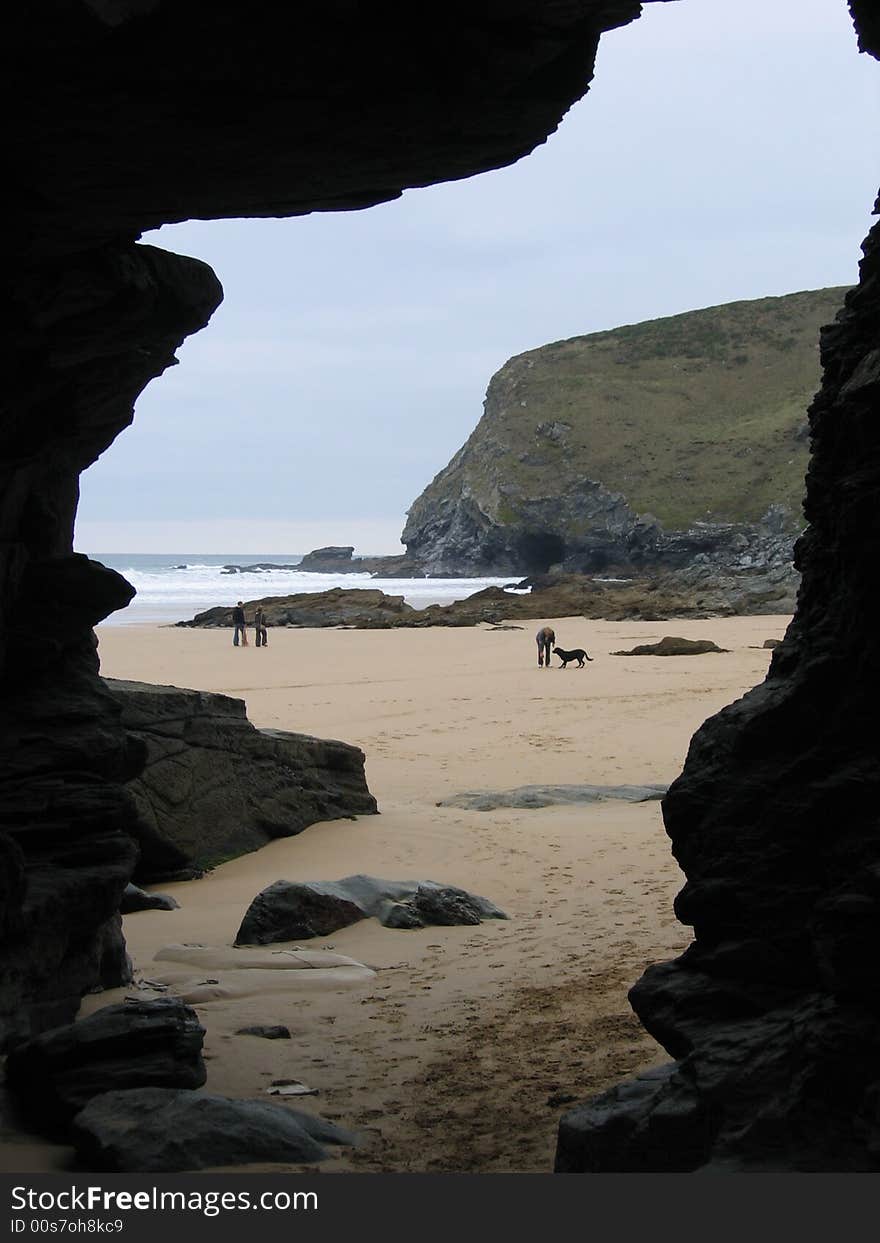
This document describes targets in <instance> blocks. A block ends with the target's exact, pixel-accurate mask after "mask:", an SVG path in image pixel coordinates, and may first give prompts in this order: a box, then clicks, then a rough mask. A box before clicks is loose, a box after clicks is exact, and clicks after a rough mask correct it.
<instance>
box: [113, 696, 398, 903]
mask: <svg viewBox="0 0 880 1243" xmlns="http://www.w3.org/2000/svg"><path fill="white" fill-rule="evenodd" d="M105 685H106V687H107V689H108V690H109V692H110V694H111V695H112V696H113V698H114V700H115V701H116V703H117V704H118V705H119V707H120V709H121V720H122V724H123V726H124V728H125V729H126V730H128V731H129V733H130V734H131V735H132V736H133V737H134V738H136V739H137V740H138V742H139V744H140V745H141V746H143V747H144V749H145V754H146V762H145V765H144V769H143V772H142V773H141V774H140V775H139V776H138V777H136V778H133V779H132V780H131V781H130V782H129V784H128V790H129V793H130V794H131V796H132V798H133V800H134V804H135V808H136V811H137V819H136V821H135V822H134V825H133V829H134V831H135V832H136V833H137V836H138V839H139V841H140V847H141V856H140V859H139V861H138V864H137V868H136V871H135V877H136V878H137V879H138V880H140V881H143V882H155V881H157V880H160V879H163V878H165V879H168V878H171V877H174V876H180V875H181V874H183V875H186V874H187V871H189V873H190V874H191V873H192V872H193V871H194V870H198V869H203V868H207V867H211V866H212V865H214V864H216V863H219V862H222V861H223V860H224V859H229V858H234V857H235V856H237V855H241V854H246V853H247V852H248V851H250V850H256V849H257V848H258V847H260V846H263V845H265V843H266V842H268V841H270V840H271V839H272V838H275V837H291V836H293V835H294V834H296V833H301V832H302V830H303V829H305V828H307V827H308V826H309V825H311V824H315V823H316V822H317V821H320V820H338V819H341V818H344V817H353V816H357V815H370V814H373V813H375V812H376V800H375V799H374V798H373V796H372V795H371V794H370V792H369V790H368V789H367V784H366V779H365V777H364V753H363V752H362V751H361V750H360V749H359V748H358V747H353V746H350V745H349V744H348V743H345V742H335V741H328V740H327V739H322V738H312V737H310V736H309V735H307V734H292V733H287V732H285V731H283V730H272V729H256V728H255V727H254V726H253V725H252V724H251V723H250V721H249V720H248V719H247V716H246V714H245V704H244V701H243V700H241V699H233V698H231V697H229V696H227V695H218V694H213V693H209V692H207V691H193V690H182V689H181V688H179V687H176V686H151V685H148V684H146V683H143V682H125V681H120V680H116V679H111V678H108V679H106V680H105Z"/></svg>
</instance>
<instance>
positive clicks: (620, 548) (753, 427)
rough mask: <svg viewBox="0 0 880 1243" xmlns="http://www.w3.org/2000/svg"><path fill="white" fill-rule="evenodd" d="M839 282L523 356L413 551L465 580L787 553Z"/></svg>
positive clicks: (492, 392) (493, 393)
mask: <svg viewBox="0 0 880 1243" xmlns="http://www.w3.org/2000/svg"><path fill="white" fill-rule="evenodd" d="M844 293H845V290H843V289H824V290H817V291H815V292H808V293H798V294H792V295H790V296H788V297H785V298H763V299H759V300H757V301H754V302H738V303H733V304H731V305H729V306H721V307H711V308H709V309H708V310H704V311H693V312H690V313H689V314H686V315H676V316H672V317H671V318H669V319H662V320H652V321H650V322H648V323H644V324H635V325H631V326H629V327H626V328H619V329H615V330H613V331H610V332H601V333H594V334H592V335H591V336H587V337H575V338H573V339H572V340H569V341H558V342H555V343H554V344H552V345H546V346H543V347H542V348H541V349H537V350H532V351H530V352H529V353H527V354H522V355H519V356H517V357H516V358H513V359H511V360H510V361H509V362H507V363H506V364H505V365H504V367H502V369H501V370H500V371H499V372H498V373H497V375H495V376H493V378H492V381H491V383H490V385H489V389H488V392H487V394H486V402H485V408H484V413H483V417H482V418H481V420H480V422H479V424H478V426H477V427H476V429H475V430H474V432H473V434H472V435H471V436H470V437H469V439H468V441H467V443H466V444H465V445H464V446H463V448H462V449H461V450H460V451H459V452H458V453H457V454H456V455H455V457H454V458H453V459H452V461H451V462H450V463H449V465H448V466H447V467H446V468H445V469H444V470H443V471H441V472H440V474H439V475H438V476H437V477H436V479H434V480H433V482H432V483H431V484H430V485H429V486H428V488H426V490H425V491H424V492H423V493H422V495H421V496H420V497H419V498H418V500H416V502H415V503H414V504H413V506H412V508H411V509H410V512H409V517H408V520H407V524H406V527H405V529H404V532H403V536H402V539H403V542H404V543H405V544H406V545H407V555H408V557H409V558H411V559H413V560H416V561H419V562H420V563H421V564H422V566H423V569H425V570H427V571H430V572H432V573H440V572H445V573H459V574H461V573H467V574H482V573H495V574H514V573H535V572H543V571H546V570H548V569H549V568H550V567H551V566H559V567H560V568H562V569H564V570H566V571H569V572H571V571H575V572H587V573H594V572H597V571H602V570H607V569H609V568H613V569H616V570H635V571H639V570H642V571H644V570H652V571H656V570H658V569H664V570H665V569H673V568H675V569H677V568H681V567H683V566H693V565H703V566H706V567H709V568H713V569H716V570H718V571H720V570H729V569H733V570H745V569H751V570H756V569H761V568H766V567H774V568H779V567H782V566H788V565H790V563H791V560H792V550H793V546H794V540H795V537H796V534H797V532H798V530H799V529H800V528H801V526H802V521H801V498H802V495H803V481H804V473H805V470H806V464H807V455H808V445H807V426H806V420H805V417H804V411H805V410H806V407H807V404H808V402H809V400H810V398H811V397H812V395H813V393H814V392H815V390H816V387H817V384H818V381H819V357H818V339H819V328H820V326H821V325H822V324H824V323H827V322H828V321H830V320H832V319H833V318H834V316H835V314H836V313H837V311H838V310H839V309H840V306H841V305H842V301H843V295H844Z"/></svg>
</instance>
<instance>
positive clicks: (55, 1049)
mask: <svg viewBox="0 0 880 1243" xmlns="http://www.w3.org/2000/svg"><path fill="white" fill-rule="evenodd" d="M204 1035H205V1029H204V1028H203V1027H202V1025H201V1023H200V1022H199V1018H198V1015H197V1014H196V1012H195V1010H193V1009H192V1008H191V1007H190V1006H187V1005H185V1004H184V1003H183V1002H182V1001H180V1000H178V998H176V997H161V998H159V999H157V1000H154V1001H141V1000H131V1001H126V1002H123V1003H122V1004H121V1005H115V1006H105V1007H104V1008H103V1009H102V1010H96V1011H95V1013H94V1014H90V1015H89V1016H88V1017H87V1018H84V1019H81V1020H80V1021H79V1022H78V1023H69V1024H67V1026H65V1027H56V1028H53V1030H52V1031H47V1032H43V1033H42V1034H41V1035H39V1036H35V1037H34V1038H33V1039H32V1040H27V1041H25V1042H23V1043H22V1044H19V1045H17V1046H16V1047H15V1048H14V1049H13V1050H12V1051H11V1053H10V1054H9V1057H8V1058H7V1060H6V1084H7V1087H8V1088H9V1091H10V1094H11V1095H12V1097H13V1098H14V1100H15V1101H16V1103H17V1104H18V1105H20V1106H21V1107H22V1112H23V1113H25V1115H26V1117H27V1119H28V1124H29V1126H32V1127H33V1128H34V1129H35V1130H39V1131H45V1132H46V1133H48V1134H50V1135H55V1134H59V1133H62V1134H63V1132H64V1131H65V1128H66V1126H67V1124H68V1123H69V1122H70V1120H71V1119H72V1118H73V1116H74V1114H76V1113H78V1112H79V1110H81V1109H82V1108H83V1106H84V1105H85V1104H86V1103H87V1102H88V1101H90V1100H91V1099H92V1097H93V1096H97V1095H99V1094H100V1093H104V1092H109V1091H111V1090H114V1089H123V1088H141V1087H162V1088H198V1087H201V1085H202V1084H203V1083H204V1082H205V1078H206V1072H205V1064H204V1062H203V1061H202V1040H203V1039H204Z"/></svg>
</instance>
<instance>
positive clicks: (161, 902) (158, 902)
mask: <svg viewBox="0 0 880 1243" xmlns="http://www.w3.org/2000/svg"><path fill="white" fill-rule="evenodd" d="M179 907H180V903H179V902H178V901H177V899H176V898H172V896H171V894H170V893H145V891H144V890H143V889H139V888H138V887H137V885H126V886H125V889H123V891H122V898H121V900H120V903H119V910H120V912H121V913H122V914H123V915H131V914H132V913H133V912H134V911H176V910H178V908H179Z"/></svg>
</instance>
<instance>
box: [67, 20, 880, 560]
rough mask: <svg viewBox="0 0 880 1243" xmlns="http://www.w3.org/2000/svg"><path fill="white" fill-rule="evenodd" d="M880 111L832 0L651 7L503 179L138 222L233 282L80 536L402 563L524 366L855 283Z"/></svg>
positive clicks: (176, 548) (148, 547)
mask: <svg viewBox="0 0 880 1243" xmlns="http://www.w3.org/2000/svg"><path fill="white" fill-rule="evenodd" d="M878 116H880V66H878V65H877V63H876V62H874V61H872V60H870V59H869V58H868V57H865V56H860V55H859V54H858V52H857V48H856V41H855V35H854V33H853V30H852V26H851V23H850V19H849V15H848V12H847V7H846V3H845V0H677V2H676V3H667V4H648V5H646V6H645V11H644V15H643V17H642V18H641V19H640V20H639V21H637V22H635V23H633V24H632V25H630V26H627V27H624V28H623V29H621V30H616V31H612V32H610V33H609V34H607V35H605V36H603V39H602V43H601V46H600V48H599V56H598V62H597V66H596V77H595V79H594V83H593V86H592V88H591V90H590V92H589V94H588V95H587V96H586V98H585V99H584V100H582V101H581V102H580V103H578V104H576V105H575V106H574V107H573V108H572V110H571V111H570V112H569V114H568V116H567V117H566V118H565V120H564V121H563V122H562V124H561V126H560V128H559V130H558V131H557V132H556V134H554V135H551V137H550V138H549V139H548V141H547V142H546V143H545V144H544V145H543V146H541V147H539V148H538V149H537V150H536V151H535V152H534V153H533V154H532V155H531V156H529V157H527V158H526V159H524V160H522V161H520V163H519V164H517V165H515V166H514V167H512V168H509V169H502V170H500V171H496V172H491V173H486V174H484V175H482V176H480V177H476V178H471V179H470V180H468V181H460V182H454V183H448V184H446V185H441V186H434V187H430V188H428V189H425V190H412V191H408V192H407V193H405V194H404V195H403V197H402V199H400V200H397V201H396V202H394V203H389V204H385V205H382V206H379V207H375V208H371V209H370V210H369V211H365V212H350V213H332V214H327V215H315V216H308V217H299V218H296V219H292V220H271V221H265V220H237V221H208V222H201V221H196V222H191V223H189V224H184V225H176V226H170V227H167V228H163V229H161V230H160V231H158V232H156V233H153V234H149V235H146V237H145V240H146V241H149V242H152V243H153V244H156V245H160V246H163V247H165V248H166V249H168V250H174V251H177V252H179V253H181V254H188V255H195V256H197V257H199V258H201V259H205V260H206V261H207V262H208V263H210V264H211V266H212V267H213V268H214V270H215V271H216V273H217V275H218V276H219V278H220V280H221V281H222V283H223V286H224V289H225V294H226V297H225V301H224V303H223V305H222V306H221V307H220V309H219V310H218V311H217V313H216V314H215V316H214V318H213V319H212V321H211V323H210V324H209V326H208V327H207V328H206V329H205V330H204V331H203V332H202V333H200V334H198V335H196V336H195V337H192V338H190V339H189V341H187V342H186V343H185V344H184V346H183V348H182V349H181V350H180V352H179V358H180V366H178V367H174V368H172V369H170V370H169V371H168V372H166V373H165V375H164V376H163V377H161V378H160V379H158V380H155V381H154V382H153V383H152V384H151V385H150V386H149V387H148V388H147V390H146V391H145V393H144V394H143V395H142V396H141V398H140V400H139V401H138V404H137V411H136V416H135V422H134V426H133V427H132V428H130V429H129V430H127V431H125V432H123V433H122V435H121V436H120V438H119V439H118V440H117V442H116V443H115V444H114V445H113V446H112V447H111V448H110V449H109V450H108V451H107V453H106V454H104V456H103V457H102V458H101V459H100V461H99V462H98V463H96V465H95V466H93V467H92V468H91V469H90V470H89V471H87V472H86V474H85V475H84V476H83V480H82V501H81V504H80V515H79V519H78V522H77V548H78V549H79V550H81V551H84V552H93V553H100V552H121V551H125V552H139V551H143V552H148V551H155V552H181V553H182V552H220V553H260V552H262V553H271V552H276V553H291V554H293V553H300V552H306V551H308V550H309V549H311V548H314V547H317V546H319V545H322V544H328V543H337V544H355V546H356V548H357V551H358V552H363V553H370V552H375V553H380V552H400V551H401V547H400V544H399V542H398V541H399V535H400V532H401V530H402V527H403V523H404V520H405V511H406V509H407V508H408V506H409V505H410V504H411V503H412V501H413V500H415V498H416V497H417V496H418V495H419V493H420V492H421V491H422V489H423V488H424V487H425V485H426V484H427V483H428V482H429V481H430V480H431V479H432V478H433V476H434V475H435V474H436V473H437V472H438V471H439V470H441V469H442V467H443V466H445V464H446V462H447V461H448V460H449V458H450V457H451V456H452V454H453V453H454V452H455V451H456V450H457V449H458V448H459V447H460V446H461V444H462V443H463V442H464V440H465V439H466V438H467V436H468V435H469V433H470V432H471V431H472V429H473V428H474V426H475V425H476V423H477V420H478V419H479V417H480V414H481V409H482V401H483V397H484V395H485V390H486V386H487V384H488V382H489V379H490V377H491V376H492V374H493V372H495V371H497V370H498V368H499V367H500V366H501V365H502V364H503V363H504V362H505V361H506V359H508V358H509V357H511V356H512V355H514V354H517V353H520V352H522V351H523V350H527V349H533V348H535V347H536V346H539V345H542V344H544V343H545V342H548V341H554V340H559V339H561V338H564V337H571V336H576V335H579V334H582V333H587V332H594V331H598V330H601V329H605V328H612V327H615V326H617V325H619V324H625V323H635V322H638V321H640V320H644V319H653V318H656V317H658V316H663V315H672V314H676V313H678V312H680V311H687V310H693V309H695V308H697V307H703V306H712V305H716V304H718V303H723V302H731V301H734V300H736V299H740V298H758V297H764V296H766V295H768V294H785V293H792V292H794V291H796V290H800V289H815V288H820V287H822V286H827V285H840V284H848V283H852V282H854V281H855V280H856V277H857V261H858V258H859V254H860V252H859V243H860V242H861V240H862V238H863V237H864V235H865V234H866V233H867V231H868V228H869V227H870V224H871V218H870V210H871V206H872V204H873V201H874V197H875V195H876V191H877V181H876V178H877V170H876V158H875V157H876V132H877V121H878Z"/></svg>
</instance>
